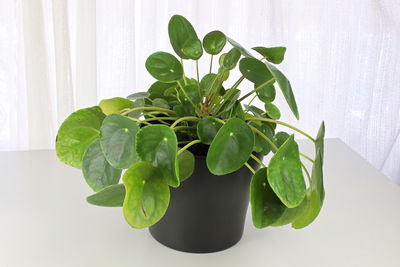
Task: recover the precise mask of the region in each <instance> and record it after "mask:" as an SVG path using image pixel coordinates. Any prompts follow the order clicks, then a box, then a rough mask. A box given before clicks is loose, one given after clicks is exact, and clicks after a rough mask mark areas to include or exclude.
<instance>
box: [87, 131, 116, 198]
mask: <svg viewBox="0 0 400 267" xmlns="http://www.w3.org/2000/svg"><path fill="white" fill-rule="evenodd" d="M82 172H83V177H85V180H86V182H87V184H88V185H89V186H90V188H92V189H93V190H94V191H95V192H98V191H100V190H101V189H103V188H104V187H107V186H109V185H112V184H117V183H118V182H119V178H120V177H121V170H118V169H115V168H114V167H113V166H111V165H110V163H108V161H107V160H106V158H105V157H104V154H103V151H102V150H101V146H100V140H99V139H98V138H97V139H95V140H94V141H93V142H92V143H91V144H90V145H89V146H88V147H87V148H86V151H85V154H84V155H83V159H82Z"/></svg>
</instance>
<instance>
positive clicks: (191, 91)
mask: <svg viewBox="0 0 400 267" xmlns="http://www.w3.org/2000/svg"><path fill="white" fill-rule="evenodd" d="M183 89H184V90H185V92H183V91H182V88H179V90H178V92H179V100H180V101H181V103H182V104H187V105H191V103H190V102H189V99H190V100H191V101H192V103H193V104H195V105H197V104H199V103H200V96H199V88H198V85H197V84H196V85H194V84H188V85H186V86H184V87H183ZM185 93H186V94H185ZM187 97H189V99H188V98H187Z"/></svg>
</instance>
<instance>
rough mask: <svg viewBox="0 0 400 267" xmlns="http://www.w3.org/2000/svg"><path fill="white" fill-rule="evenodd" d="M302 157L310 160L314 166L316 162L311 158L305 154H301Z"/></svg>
mask: <svg viewBox="0 0 400 267" xmlns="http://www.w3.org/2000/svg"><path fill="white" fill-rule="evenodd" d="M300 156H303V157H304V158H306V159H308V160H309V161H311V162H312V164H314V163H315V162H314V160H313V159H312V158H310V157H309V156H307V155H304V154H303V153H300Z"/></svg>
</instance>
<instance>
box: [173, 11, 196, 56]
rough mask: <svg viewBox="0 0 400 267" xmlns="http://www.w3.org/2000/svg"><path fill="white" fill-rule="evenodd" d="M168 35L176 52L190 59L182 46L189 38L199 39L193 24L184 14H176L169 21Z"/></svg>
mask: <svg viewBox="0 0 400 267" xmlns="http://www.w3.org/2000/svg"><path fill="white" fill-rule="evenodd" d="M168 35H169V40H170V42H171V45H172V48H173V49H174V51H175V53H176V54H177V55H178V56H179V57H181V58H183V59H188V58H189V57H188V56H187V55H186V54H185V53H184V52H183V50H182V48H183V47H184V45H185V43H186V41H187V40H190V39H198V38H197V34H196V32H195V30H194V28H193V26H192V24H190V22H189V21H188V20H187V19H186V18H184V17H183V16H180V15H174V16H172V18H171V19H170V21H169V23H168Z"/></svg>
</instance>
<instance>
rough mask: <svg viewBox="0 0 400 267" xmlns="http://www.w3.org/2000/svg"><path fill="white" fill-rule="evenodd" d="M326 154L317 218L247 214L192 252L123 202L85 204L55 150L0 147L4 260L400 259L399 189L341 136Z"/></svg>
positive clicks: (0, 259)
mask: <svg viewBox="0 0 400 267" xmlns="http://www.w3.org/2000/svg"><path fill="white" fill-rule="evenodd" d="M299 144H300V147H301V150H302V151H305V152H306V153H308V154H309V155H313V153H314V152H313V147H312V144H311V143H310V142H309V141H306V140H301V141H299ZM325 155H326V156H325V166H324V171H325V177H324V178H325V189H326V198H325V205H324V207H323V209H322V211H321V213H320V216H319V217H318V218H317V220H316V221H315V222H314V223H313V224H312V225H310V226H308V227H307V228H304V229H302V230H294V229H292V228H291V227H290V226H283V227H269V228H265V229H261V230H260V229H256V228H255V227H254V226H253V225H252V222H251V215H250V214H248V215H247V220H246V227H245V232H244V235H243V238H242V240H241V241H240V242H239V243H238V244H237V245H235V246H234V247H232V248H230V249H228V250H225V251H222V252H218V253H210V254H190V253H183V252H178V251H174V250H172V249H169V248H166V247H164V246H162V245H160V244H159V243H157V242H156V241H155V240H153V239H152V237H151V236H150V234H149V232H148V231H147V230H146V229H144V230H136V229H132V228H131V227H130V226H129V225H128V224H127V223H126V222H125V221H124V218H123V214H122V209H121V208H102V207H96V206H91V205H89V204H87V203H86V201H85V197H86V196H88V195H90V194H91V190H90V189H89V188H88V186H87V185H86V184H85V181H84V179H83V177H82V175H81V173H80V171H79V170H76V169H74V168H71V167H68V166H67V165H64V164H62V163H60V162H59V161H58V160H57V158H56V155H55V152H54V151H31V152H1V153H0V162H1V166H2V168H1V169H2V175H1V179H0V267H20V266H22V267H25V266H29V267H32V266H33V267H36V266H40V267H47V266H52V267H59V266H74V267H80V266H96V267H102V266H107V267H119V266H121V267H125V266H138V267H145V266H157V267H158V266H163V267H164V266H174V267H179V266H185V267H187V266H207V267H212V266H229V267H235V266H241V267H243V266H318V267H321V266H335V267H336V266H363V267H365V266H400V187H399V186H397V185H395V184H394V183H392V182H391V181H389V180H388V179H387V178H386V177H385V176H384V175H382V174H381V173H380V172H379V171H377V170H376V169H375V168H373V167H372V166H371V165H370V164H369V163H367V162H366V161H365V160H364V159H362V158H361V157H360V156H359V155H358V154H357V153H355V152H354V151H352V150H351V149H350V148H349V147H348V146H346V145H345V144H344V143H343V142H342V141H340V140H339V139H328V140H327V141H326V152H325Z"/></svg>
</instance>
